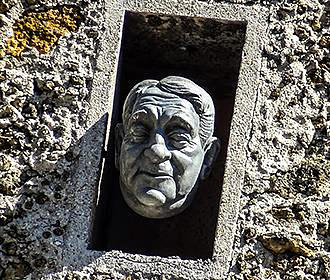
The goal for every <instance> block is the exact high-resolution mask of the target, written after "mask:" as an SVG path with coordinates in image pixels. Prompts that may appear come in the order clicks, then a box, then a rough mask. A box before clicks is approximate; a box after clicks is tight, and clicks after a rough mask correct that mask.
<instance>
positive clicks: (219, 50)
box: [90, 11, 246, 259]
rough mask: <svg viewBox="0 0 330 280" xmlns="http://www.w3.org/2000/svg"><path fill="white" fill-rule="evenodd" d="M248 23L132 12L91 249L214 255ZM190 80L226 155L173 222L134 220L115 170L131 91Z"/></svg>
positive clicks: (125, 33) (186, 256) (123, 46)
mask: <svg viewBox="0 0 330 280" xmlns="http://www.w3.org/2000/svg"><path fill="white" fill-rule="evenodd" d="M245 32H246V23H245V22H242V21H222V20H218V19H210V18H199V17H196V18H192V17H184V16H173V15H159V14H150V13H136V12H130V11H126V12H125V18H124V26H123V34H122V42H121V52H120V58H119V64H118V73H117V84H116V92H115V97H114V107H113V108H114V109H113V112H112V119H111V121H110V128H109V139H108V143H107V147H106V150H107V153H106V155H105V163H104V166H103V173H102V175H101V178H100V180H101V181H100V190H99V191H100V193H99V200H98V205H97V207H96V210H95V211H96V213H95V220H94V225H93V232H92V239H91V244H90V249H92V250H102V251H110V250H121V251H123V252H126V253H138V254H143V255H155V256H179V257H181V258H182V259H208V258H211V257H212V253H213V245H214V238H215V230H216V226H217V218H218V209H219V201H220V197H221V186H222V180H223V174H224V168H225V160H226V152H227V145H228V139H229V133H230V125H231V119H232V114H233V107H234V101H235V92H236V87H237V82H238V74H239V69H240V63H241V57H242V49H243V45H244V42H245ZM169 75H177V76H183V77H186V78H188V79H191V80H192V81H194V82H195V83H197V84H198V85H200V86H201V87H203V88H204V89H205V90H206V91H207V92H208V93H209V94H210V95H211V96H212V98H213V101H214V104H215V108H216V127H215V135H216V136H217V137H219V138H220V140H221V152H220V155H219V157H218V159H217V162H216V164H215V166H214V169H213V171H212V174H211V176H210V178H209V179H208V180H206V181H205V182H203V183H201V184H200V186H199V189H198V192H197V194H196V197H195V198H194V201H193V203H192V205H191V206H190V207H189V208H187V209H186V210H185V211H184V212H183V213H181V214H179V215H177V216H175V217H172V218H167V219H160V220H157V219H147V218H143V217H141V216H139V215H137V214H135V213H134V212H133V211H132V210H130V208H128V206H126V204H125V202H124V201H123V198H122V196H121V193H120V188H119V174H118V171H117V170H116V169H115V166H114V149H113V148H114V145H113V143H114V128H115V125H116V123H118V122H121V113H122V111H121V110H122V106H123V102H124V100H125V98H126V96H127V94H128V92H129V90H130V89H131V88H132V87H133V86H134V85H135V84H136V83H138V82H140V81H142V80H144V79H157V80H160V79H162V78H164V77H166V76H169Z"/></svg>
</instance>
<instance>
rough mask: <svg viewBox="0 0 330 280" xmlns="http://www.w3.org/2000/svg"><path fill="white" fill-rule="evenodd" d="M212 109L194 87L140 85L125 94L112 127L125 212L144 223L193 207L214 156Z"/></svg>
mask: <svg viewBox="0 0 330 280" xmlns="http://www.w3.org/2000/svg"><path fill="white" fill-rule="evenodd" d="M214 115H215V113H214V105H213V101H212V99H211V97H210V96H209V94H208V93H207V92H206V91H205V90H204V89H202V88H201V87H199V86H198V85H196V84H195V83H194V82H192V81H190V80H188V79H186V78H182V77H177V76H169V77H167V78H164V79H162V80H161V81H156V80H145V81H142V82H140V83H138V84H137V85H135V86H134V87H133V89H132V90H131V91H130V92H129V94H128V96H127V98H126V101H125V104H124V108H123V115H122V119H123V123H120V124H118V125H117V126H116V166H117V168H118V169H119V171H120V187H121V192H122V194H123V197H124V199H125V201H126V203H127V204H128V206H129V207H130V208H131V209H133V210H134V211H135V212H136V213H138V214H140V215H142V216H144V217H148V218H167V217H171V216H173V215H176V214H179V213H180V212H182V211H183V210H184V209H186V208H187V207H188V206H189V205H190V204H191V202H192V199H193V197H194V195H195V193H196V189H197V186H198V182H199V180H203V179H205V178H206V177H207V176H208V175H209V173H210V171H211V167H212V165H213V163H214V161H215V158H216V156H217V154H218V152H219V148H220V142H219V140H218V139H217V138H216V137H213V136H212V135H213V130H214Z"/></svg>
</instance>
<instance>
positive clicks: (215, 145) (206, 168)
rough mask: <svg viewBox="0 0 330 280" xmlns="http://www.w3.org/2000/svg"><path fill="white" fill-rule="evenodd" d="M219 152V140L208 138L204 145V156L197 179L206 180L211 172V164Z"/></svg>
mask: <svg viewBox="0 0 330 280" xmlns="http://www.w3.org/2000/svg"><path fill="white" fill-rule="evenodd" d="M219 151H220V140H219V139H218V138H217V137H210V139H209V140H208V142H207V144H206V145H205V156H204V161H203V165H202V169H201V172H200V174H199V178H200V179H201V180H204V179H206V178H207V177H208V176H209V175H210V173H211V170H212V167H213V164H214V162H215V160H216V158H217V156H218V154H219Z"/></svg>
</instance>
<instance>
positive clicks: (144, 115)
mask: <svg viewBox="0 0 330 280" xmlns="http://www.w3.org/2000/svg"><path fill="white" fill-rule="evenodd" d="M153 118H155V116H154V114H153V113H152V112H151V111H149V110H147V109H142V110H139V111H137V112H135V113H133V114H132V116H131V117H130V119H129V121H128V126H131V125H132V124H134V123H138V122H141V123H142V124H143V125H146V126H149V125H148V120H150V119H153Z"/></svg>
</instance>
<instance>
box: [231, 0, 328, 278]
mask: <svg viewBox="0 0 330 280" xmlns="http://www.w3.org/2000/svg"><path fill="white" fill-rule="evenodd" d="M269 8H270V11H271V13H270V15H271V16H270V23H269V29H268V36H269V44H268V45H267V46H265V48H264V54H263V56H264V65H263V68H262V78H263V85H262V89H261V92H260V93H259V94H258V100H257V104H256V110H255V112H254V121H253V127H252V133H251V139H250V141H249V145H248V150H249V159H248V163H247V166H246V174H245V185H244V187H243V195H242V199H241V212H240V217H239V230H238V231H237V233H236V236H237V239H236V246H235V251H236V257H235V259H236V260H233V267H232V272H231V277H232V278H233V279H329V278H330V274H329V264H328V262H327V260H328V258H329V230H330V202H329V198H330V197H329V190H330V189H329V188H330V161H329V159H330V153H329V147H330V139H329V125H330V123H329V112H330V111H329V108H330V103H329V95H328V94H329V93H328V90H329V49H328V48H327V47H325V45H326V44H327V43H326V42H325V40H326V39H324V38H325V36H327V35H326V34H328V32H329V11H328V10H327V9H328V8H327V7H326V4H325V3H323V2H322V1H293V2H291V1H279V2H274V3H273V4H271V5H269Z"/></svg>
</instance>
